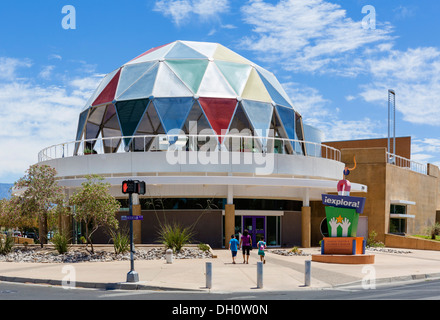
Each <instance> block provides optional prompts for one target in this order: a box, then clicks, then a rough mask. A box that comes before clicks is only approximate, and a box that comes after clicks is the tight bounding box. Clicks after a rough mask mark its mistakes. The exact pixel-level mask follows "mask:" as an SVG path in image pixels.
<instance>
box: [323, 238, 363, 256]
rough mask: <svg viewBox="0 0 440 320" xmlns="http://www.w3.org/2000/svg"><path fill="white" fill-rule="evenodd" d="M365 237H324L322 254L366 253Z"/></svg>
mask: <svg viewBox="0 0 440 320" xmlns="http://www.w3.org/2000/svg"><path fill="white" fill-rule="evenodd" d="M364 253H365V241H364V238H359V237H347V238H324V239H323V241H322V247H321V254H353V255H355V254H364Z"/></svg>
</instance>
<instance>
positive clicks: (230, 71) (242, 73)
mask: <svg viewBox="0 0 440 320" xmlns="http://www.w3.org/2000/svg"><path fill="white" fill-rule="evenodd" d="M215 63H216V65H217V67H218V68H219V69H220V71H221V73H222V74H223V75H224V76H225V78H226V80H228V82H229V84H230V85H231V87H232V89H234V91H235V93H237V95H241V93H242V92H243V90H244V87H245V86H246V82H247V79H248V78H249V74H250V72H251V69H252V67H251V66H250V65H247V64H242V63H235V62H228V61H221V60H217V61H215Z"/></svg>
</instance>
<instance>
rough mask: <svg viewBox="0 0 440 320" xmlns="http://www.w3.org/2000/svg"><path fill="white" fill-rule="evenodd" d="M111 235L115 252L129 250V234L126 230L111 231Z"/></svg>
mask: <svg viewBox="0 0 440 320" xmlns="http://www.w3.org/2000/svg"><path fill="white" fill-rule="evenodd" d="M111 235H112V240H113V248H114V249H115V254H123V253H126V252H128V251H130V236H129V234H128V233H127V232H121V231H118V232H116V231H112V232H111Z"/></svg>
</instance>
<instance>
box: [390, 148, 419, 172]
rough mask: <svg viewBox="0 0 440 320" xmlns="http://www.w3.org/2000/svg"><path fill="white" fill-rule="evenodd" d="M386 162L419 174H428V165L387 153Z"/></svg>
mask: <svg viewBox="0 0 440 320" xmlns="http://www.w3.org/2000/svg"><path fill="white" fill-rule="evenodd" d="M387 162H388V163H390V164H393V165H395V166H397V167H401V168H405V169H408V170H411V171H414V172H418V173H421V174H428V165H426V164H423V163H420V162H416V161H413V160H410V159H407V158H404V157H401V156H398V155H395V154H392V153H389V152H387Z"/></svg>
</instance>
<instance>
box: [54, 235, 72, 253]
mask: <svg viewBox="0 0 440 320" xmlns="http://www.w3.org/2000/svg"><path fill="white" fill-rule="evenodd" d="M51 241H52V243H53V245H54V247H55V250H56V251H58V253H59V254H64V253H66V252H68V251H69V249H70V238H69V237H67V236H66V235H65V234H62V233H59V232H57V233H55V234H54V236H53V237H52V239H51Z"/></svg>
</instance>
